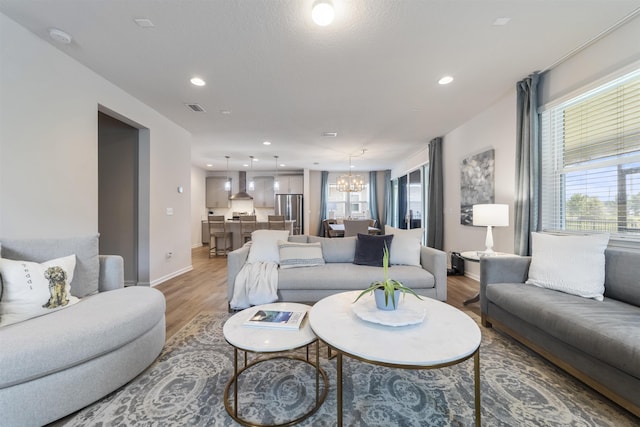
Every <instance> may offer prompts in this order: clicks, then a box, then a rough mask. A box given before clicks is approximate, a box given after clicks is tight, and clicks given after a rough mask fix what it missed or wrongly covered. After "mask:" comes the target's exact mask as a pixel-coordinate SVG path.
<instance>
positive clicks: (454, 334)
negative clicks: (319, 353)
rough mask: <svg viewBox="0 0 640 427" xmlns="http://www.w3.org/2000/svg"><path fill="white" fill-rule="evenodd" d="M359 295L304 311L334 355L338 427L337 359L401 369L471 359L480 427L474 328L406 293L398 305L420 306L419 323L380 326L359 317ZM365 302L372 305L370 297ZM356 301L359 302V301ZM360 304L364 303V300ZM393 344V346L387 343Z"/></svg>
mask: <svg viewBox="0 0 640 427" xmlns="http://www.w3.org/2000/svg"><path fill="white" fill-rule="evenodd" d="M358 294H359V291H354V292H344V293H340V294H336V295H332V296H329V297H327V298H324V299H322V300H320V301H319V302H317V303H316V304H315V305H314V306H313V308H312V309H311V311H310V312H309V323H310V324H311V328H312V329H313V331H314V332H315V334H316V335H317V336H318V338H320V339H321V340H322V341H324V342H325V343H327V345H329V346H330V347H331V348H332V349H335V350H336V351H337V356H336V359H337V362H336V364H337V366H336V371H337V406H338V411H337V412H338V414H337V415H338V425H339V426H342V355H346V356H348V357H351V358H354V359H357V360H360V361H363V362H367V363H373V364H377V365H383V366H387V367H394V368H402V369H437V368H442V367H445V366H451V365H455V364H457V363H460V362H463V361H465V360H467V359H469V358H471V357H473V358H474V386H475V416H476V425H477V426H479V425H480V340H481V334H480V328H479V327H478V325H477V324H476V322H474V321H473V319H471V318H470V317H469V316H468V315H466V314H465V313H463V312H462V311H460V310H458V309H456V308H454V307H452V306H450V305H448V304H445V303H443V302H440V301H436V300H434V299H431V298H426V297H422V300H418V299H417V298H415V297H413V296H411V295H407V296H406V298H405V297H402V298H401V303H400V306H399V309H402V306H403V305H405V306H407V307H411V308H412V309H420V308H424V309H425V310H426V315H425V318H424V321H422V322H421V323H419V324H415V325H409V326H385V325H381V324H377V323H374V322H370V321H365V320H362V319H361V318H359V317H358V316H357V315H356V314H354V312H353V307H352V303H353V301H354V300H355V298H356V297H357V296H358ZM365 298H367V299H370V303H371V304H375V302H374V301H373V296H372V295H369V296H365V297H363V298H362V299H365ZM362 299H361V300H362ZM364 302H366V300H365V301H364ZM389 343H393V345H389Z"/></svg>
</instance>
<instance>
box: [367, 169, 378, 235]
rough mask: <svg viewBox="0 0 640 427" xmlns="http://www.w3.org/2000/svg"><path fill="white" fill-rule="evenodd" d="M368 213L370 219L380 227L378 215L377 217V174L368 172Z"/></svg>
mask: <svg viewBox="0 0 640 427" xmlns="http://www.w3.org/2000/svg"><path fill="white" fill-rule="evenodd" d="M369 213H370V214H371V219H375V220H376V223H377V224H378V225H380V215H378V172H376V171H370V172H369Z"/></svg>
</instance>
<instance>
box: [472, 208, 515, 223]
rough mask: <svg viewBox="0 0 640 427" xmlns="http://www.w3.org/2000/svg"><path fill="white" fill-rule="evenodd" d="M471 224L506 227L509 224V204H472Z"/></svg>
mask: <svg viewBox="0 0 640 427" xmlns="http://www.w3.org/2000/svg"><path fill="white" fill-rule="evenodd" d="M473 225H481V226H487V225H490V226H492V227H506V226H508V225H509V205H497V204H486V205H473Z"/></svg>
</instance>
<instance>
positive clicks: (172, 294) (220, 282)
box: [156, 247, 480, 338]
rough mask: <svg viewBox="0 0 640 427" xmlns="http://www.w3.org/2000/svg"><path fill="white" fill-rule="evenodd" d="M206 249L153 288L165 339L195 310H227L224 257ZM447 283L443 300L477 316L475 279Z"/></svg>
mask: <svg viewBox="0 0 640 427" xmlns="http://www.w3.org/2000/svg"><path fill="white" fill-rule="evenodd" d="M207 249H208V248H205V247H200V248H196V249H193V250H192V265H193V270H192V271H190V272H188V273H185V274H182V275H180V276H178V277H176V278H174V279H171V280H168V281H166V282H164V283H161V284H160V285H158V286H157V287H156V289H158V290H160V291H162V293H164V295H165V297H166V300H167V311H166V321H167V338H169V337H171V336H172V335H173V334H175V333H176V332H177V331H179V330H180V329H181V328H182V327H183V326H184V325H186V324H187V323H188V322H189V320H191V319H192V318H193V317H194V316H195V315H197V314H198V313H201V312H226V311H227V258H226V257H224V256H218V257H214V258H209V254H208V250H207ZM447 285H448V288H447V303H449V304H451V305H452V306H454V307H456V308H459V309H460V310H462V311H465V312H473V313H475V314H477V315H478V316H479V315H480V305H479V303H477V302H476V303H473V304H469V305H468V306H466V307H465V306H464V305H463V301H464V300H466V299H468V298H470V297H472V296H473V295H475V294H476V293H477V292H478V286H479V284H478V282H477V281H475V280H473V279H470V278H468V277H464V276H449V277H448V278H447Z"/></svg>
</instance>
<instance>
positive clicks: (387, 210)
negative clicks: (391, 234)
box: [378, 169, 393, 233]
mask: <svg viewBox="0 0 640 427" xmlns="http://www.w3.org/2000/svg"><path fill="white" fill-rule="evenodd" d="M391 197H392V194H391V169H387V170H386V171H384V204H383V205H382V217H381V218H380V222H379V223H378V226H379V227H378V228H380V230H382V232H383V233H384V226H385V225H386V224H389V220H390V219H391V212H393V211H392V209H393V207H392V206H391V203H392V202H393V200H391Z"/></svg>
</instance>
